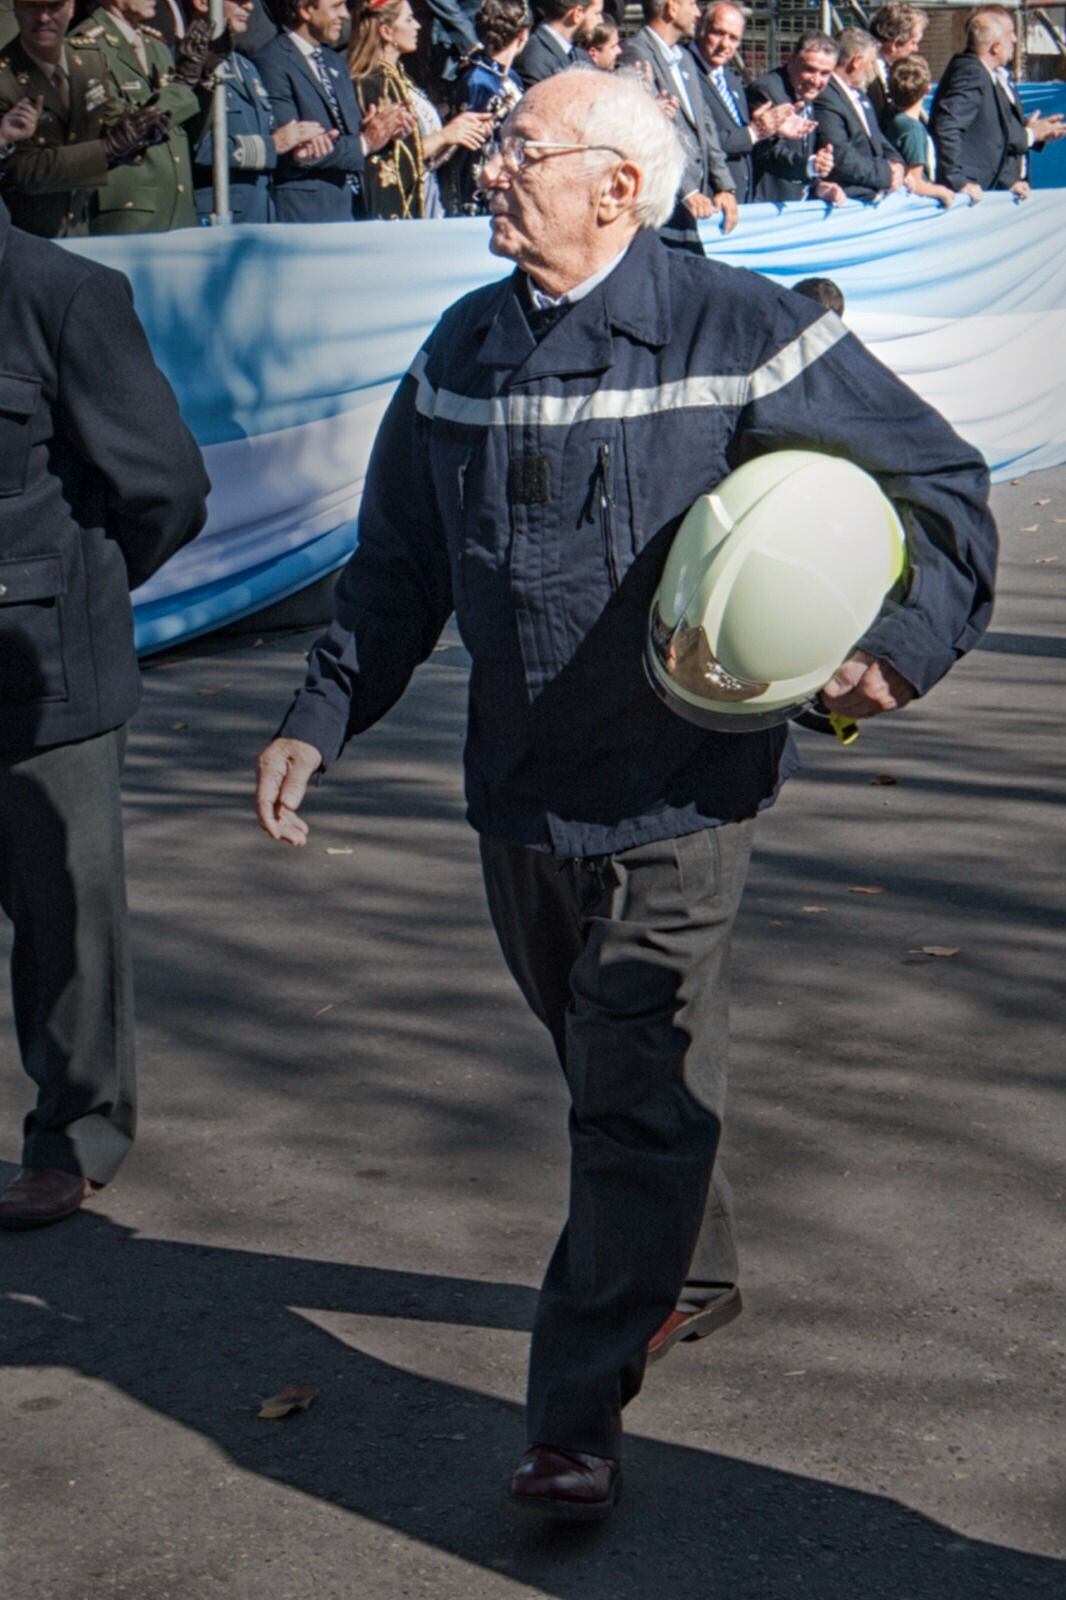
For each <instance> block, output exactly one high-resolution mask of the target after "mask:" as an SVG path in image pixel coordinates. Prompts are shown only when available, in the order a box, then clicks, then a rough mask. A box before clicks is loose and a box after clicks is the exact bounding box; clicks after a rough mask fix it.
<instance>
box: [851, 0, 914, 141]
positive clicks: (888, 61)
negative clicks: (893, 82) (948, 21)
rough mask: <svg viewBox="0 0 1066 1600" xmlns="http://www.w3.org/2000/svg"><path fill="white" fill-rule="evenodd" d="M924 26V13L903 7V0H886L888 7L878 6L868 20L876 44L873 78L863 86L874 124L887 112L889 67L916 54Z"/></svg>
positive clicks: (912, 7)
mask: <svg viewBox="0 0 1066 1600" xmlns="http://www.w3.org/2000/svg"><path fill="white" fill-rule="evenodd" d="M928 26H929V18H928V16H927V15H926V13H925V12H924V11H919V10H918V8H917V6H910V5H907V4H906V0H888V4H887V5H884V6H880V7H879V8H878V9H877V10H876V11H875V12H874V14H873V16H872V17H871V18H870V32H871V33H872V34H873V36H874V39H875V40H876V41H877V55H876V56H875V57H874V75H873V77H872V78H871V79H870V82H869V83H868V84H867V86H866V92H867V94H868V95H869V97H870V99H871V100H872V101H873V107H874V110H875V111H876V112H877V117H878V121H883V120H884V117H885V114H886V112H887V111H889V110H890V109H891V107H890V106H889V95H888V75H889V73H890V72H891V70H892V67H893V65H894V64H895V63H896V62H897V61H902V60H903V58H904V57H905V56H913V55H916V54H917V52H918V51H919V50H920V49H921V46H922V39H923V38H924V36H925V30H926V28H927V27H928Z"/></svg>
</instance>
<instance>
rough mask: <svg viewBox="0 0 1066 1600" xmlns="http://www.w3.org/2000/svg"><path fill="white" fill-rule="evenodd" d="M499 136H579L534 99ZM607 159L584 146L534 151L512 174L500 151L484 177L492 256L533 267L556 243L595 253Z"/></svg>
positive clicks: (552, 138) (577, 251)
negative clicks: (597, 211) (587, 151)
mask: <svg viewBox="0 0 1066 1600" xmlns="http://www.w3.org/2000/svg"><path fill="white" fill-rule="evenodd" d="M561 76H562V75H561ZM554 98H556V97H555V96H553V99H554ZM500 134H501V139H502V140H507V139H509V138H511V137H515V136H517V137H519V138H522V139H531V140H536V139H543V140H545V141H546V142H548V143H550V144H560V143H562V142H564V141H565V140H567V139H570V138H577V139H579V140H580V138H581V136H580V135H578V134H575V132H574V129H573V127H572V125H571V124H570V122H569V120H568V119H564V118H562V117H560V116H558V115H554V116H548V115H546V114H545V112H544V111H543V110H541V111H538V109H537V102H536V101H534V103H532V104H530V103H529V102H528V100H523V101H522V102H521V103H520V104H519V105H518V106H517V107H516V109H515V110H514V111H513V112H512V113H511V115H510V116H509V117H508V118H507V121H506V122H505V123H504V125H503V127H502V129H501V130H500ZM603 159H604V158H603V157H602V156H597V157H595V158H590V157H589V155H588V154H587V153H586V152H585V151H584V150H545V151H541V150H532V151H530V152H529V159H528V162H527V164H526V166H525V167H524V168H523V170H522V171H521V172H512V171H511V170H510V169H509V168H508V167H507V166H506V165H505V163H504V162H503V160H502V158H501V157H500V156H499V155H498V154H497V155H493V156H492V157H491V158H490V159H489V160H488V161H487V162H486V163H485V165H484V167H483V168H482V175H481V187H482V188H483V189H484V190H485V192H486V193H487V195H488V197H489V215H490V217H491V218H492V240H491V244H490V249H491V250H492V253H493V255H497V256H506V257H507V259H508V260H510V261H517V262H518V265H519V266H520V267H526V268H527V269H529V268H536V266H537V265H538V264H541V263H543V262H544V261H545V259H546V258H548V259H550V256H551V250H552V246H553V244H555V243H557V242H559V241H561V240H565V241H566V242H567V245H568V247H570V249H572V250H573V252H574V253H575V254H577V255H579V256H580V255H581V253H582V251H583V249H584V248H585V247H586V245H587V247H588V249H589V250H590V251H591V250H592V249H593V248H594V244H595V239H596V233H597V225H596V200H597V197H598V195H599V192H600V189H601V187H602V185H603V178H604V174H603ZM590 270H591V269H590ZM578 281H580V280H578Z"/></svg>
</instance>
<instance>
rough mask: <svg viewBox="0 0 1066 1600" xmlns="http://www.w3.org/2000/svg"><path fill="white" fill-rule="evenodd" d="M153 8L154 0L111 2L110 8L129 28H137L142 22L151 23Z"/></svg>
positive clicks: (154, 5) (117, 0) (154, 6)
mask: <svg viewBox="0 0 1066 1600" xmlns="http://www.w3.org/2000/svg"><path fill="white" fill-rule="evenodd" d="M155 8H156V0H111V6H110V9H111V10H112V11H115V12H117V13H118V15H119V16H120V17H121V18H122V19H123V21H125V22H128V23H129V24H130V27H131V28H139V27H140V25H141V23H142V22H151V20H152V18H153V17H154V16H155Z"/></svg>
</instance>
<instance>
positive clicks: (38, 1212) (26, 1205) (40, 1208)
mask: <svg viewBox="0 0 1066 1600" xmlns="http://www.w3.org/2000/svg"><path fill="white" fill-rule="evenodd" d="M92 1191H93V1185H92V1184H91V1183H90V1182H89V1180H88V1178H82V1177H80V1176H76V1175H75V1174H74V1173H72V1172H57V1171H56V1170H55V1169H54V1168H52V1167H23V1169H22V1171H21V1172H19V1173H17V1174H16V1176H15V1177H14V1178H12V1180H11V1182H10V1183H9V1184H8V1186H7V1188H6V1189H5V1190H4V1192H3V1194H0V1228H47V1226H48V1224H49V1223H50V1222H62V1221H63V1218H64V1217H72V1216H73V1215H74V1213H75V1211H77V1209H78V1207H79V1206H80V1205H81V1203H82V1201H83V1200H84V1199H86V1198H87V1196H88V1195H90V1194H92Z"/></svg>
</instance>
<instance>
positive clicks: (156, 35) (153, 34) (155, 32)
mask: <svg viewBox="0 0 1066 1600" xmlns="http://www.w3.org/2000/svg"><path fill="white" fill-rule="evenodd" d="M141 32H142V33H146V34H147V35H148V37H149V39H158V40H159V43H160V44H166V42H167V41H166V39H165V38H164V37H163V35H162V34H161V33H160V31H159V29H158V28H150V27H149V26H148V24H147V23H145V22H142V23H141Z"/></svg>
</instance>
